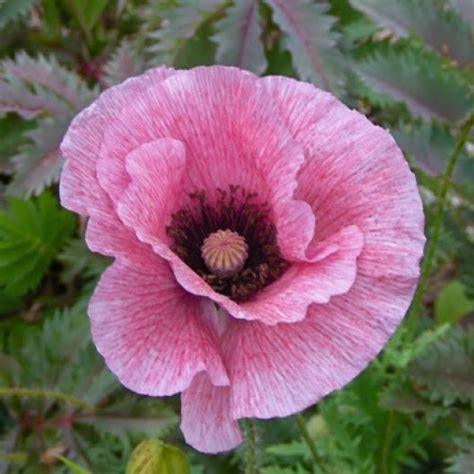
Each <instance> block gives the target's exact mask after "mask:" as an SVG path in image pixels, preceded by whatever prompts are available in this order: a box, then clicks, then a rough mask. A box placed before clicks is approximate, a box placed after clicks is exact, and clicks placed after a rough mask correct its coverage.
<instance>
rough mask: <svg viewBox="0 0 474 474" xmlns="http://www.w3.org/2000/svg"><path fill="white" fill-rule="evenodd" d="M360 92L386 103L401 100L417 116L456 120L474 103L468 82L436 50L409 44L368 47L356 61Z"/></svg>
mask: <svg viewBox="0 0 474 474" xmlns="http://www.w3.org/2000/svg"><path fill="white" fill-rule="evenodd" d="M354 70H355V72H356V74H357V76H358V77H359V78H360V79H361V81H362V83H363V84H364V86H365V87H362V88H361V91H360V92H361V95H363V96H364V97H366V98H367V99H368V100H369V101H370V102H371V103H373V104H376V105H378V106H380V107H386V106H388V105H390V104H391V103H393V102H402V103H404V104H405V106H406V107H407V108H408V110H409V111H410V113H411V114H412V115H413V116H414V117H420V118H423V119H426V120H430V119H437V120H448V121H452V122H456V121H458V120H462V119H463V118H465V117H466V115H467V114H468V112H469V111H470V110H471V108H472V107H473V106H474V97H473V95H472V93H471V91H470V88H469V84H468V83H467V81H465V80H464V79H463V77H462V75H460V74H459V73H458V72H457V71H456V70H455V69H453V68H452V67H451V66H450V65H449V64H447V63H444V62H443V61H441V60H440V59H439V58H438V57H437V56H436V55H435V54H433V53H430V52H428V51H425V50H423V49H420V48H419V47H417V46H412V45H410V44H403V45H402V44H399V45H397V46H393V45H390V44H388V43H381V44H377V45H376V46H375V45H374V46H372V47H371V48H369V52H368V53H366V54H363V55H362V57H360V58H358V59H357V60H356V61H355V62H354Z"/></svg>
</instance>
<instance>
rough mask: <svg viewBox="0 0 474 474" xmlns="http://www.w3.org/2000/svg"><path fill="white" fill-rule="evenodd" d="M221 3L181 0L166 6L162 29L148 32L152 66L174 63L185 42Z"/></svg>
mask: <svg viewBox="0 0 474 474" xmlns="http://www.w3.org/2000/svg"><path fill="white" fill-rule="evenodd" d="M222 4H223V2H222V0H202V1H199V2H195V1H193V0H179V1H177V2H176V6H173V7H171V8H166V9H163V12H162V15H161V18H162V21H161V25H160V28H159V29H158V30H157V31H152V32H150V33H149V34H148V39H149V43H150V44H149V46H148V48H147V52H148V53H149V55H150V61H149V65H157V64H168V65H173V64H175V63H176V62H177V60H178V57H179V54H180V52H181V51H182V49H183V47H184V46H185V45H186V43H187V42H188V41H189V40H190V39H191V38H192V37H193V36H194V34H195V33H196V32H197V31H198V30H199V28H201V27H202V26H203V25H204V23H205V22H206V20H207V19H208V18H209V17H210V16H211V15H212V14H213V13H215V12H216V11H217V10H218V9H219V8H220V7H221V6H222ZM158 8H160V5H159V4H158ZM161 8H163V7H161Z"/></svg>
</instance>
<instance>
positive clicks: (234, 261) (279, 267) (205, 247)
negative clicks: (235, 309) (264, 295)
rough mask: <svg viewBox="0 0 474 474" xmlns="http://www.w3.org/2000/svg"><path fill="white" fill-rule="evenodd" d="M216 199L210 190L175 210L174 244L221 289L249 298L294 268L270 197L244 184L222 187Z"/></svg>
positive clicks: (231, 295)
mask: <svg viewBox="0 0 474 474" xmlns="http://www.w3.org/2000/svg"><path fill="white" fill-rule="evenodd" d="M217 191H218V198H217V199H216V200H215V201H214V202H212V203H210V202H209V201H208V200H207V199H206V195H205V192H204V191H199V192H195V193H192V194H190V195H189V196H190V198H191V200H190V205H189V206H187V207H185V208H183V209H181V210H179V211H178V212H176V213H174V214H173V215H172V216H171V223H170V225H169V226H168V227H167V228H166V233H167V235H168V237H169V238H170V240H171V249H172V250H173V252H175V253H176V255H178V257H180V258H181V259H182V260H183V261H184V262H185V263H186V264H187V265H188V266H189V267H190V268H192V269H193V270H194V271H195V272H196V273H197V274H199V275H200V276H201V277H202V278H203V279H204V280H205V281H206V282H207V283H208V285H210V286H211V287H212V288H213V289H214V290H215V291H217V292H218V293H221V294H224V295H226V296H228V297H229V298H231V299H233V300H234V301H238V302H242V301H247V300H248V299H250V298H251V297H252V295H254V294H255V293H256V292H258V291H259V290H261V289H262V288H264V287H265V286H267V285H269V284H270V283H272V282H274V281H275V280H276V279H278V278H279V277H280V276H281V275H282V274H283V273H284V272H285V270H286V269H287V268H288V263H287V262H286V261H285V260H284V259H283V257H282V256H281V253H280V249H279V247H278V243H277V237H276V228H275V226H274V225H273V223H272V222H271V219H270V209H269V207H268V205H267V204H266V203H261V202H259V201H258V195H257V194H256V193H248V192H247V191H245V190H243V189H241V188H240V187H238V186H229V189H228V190H227V191H224V190H221V189H218V190H217Z"/></svg>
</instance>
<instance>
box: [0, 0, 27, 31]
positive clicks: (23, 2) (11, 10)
mask: <svg viewBox="0 0 474 474" xmlns="http://www.w3.org/2000/svg"><path fill="white" fill-rule="evenodd" d="M34 3H35V0H15V1H8V0H6V1H3V2H1V3H0V29H1V28H3V27H4V26H5V25H6V24H7V23H9V22H11V21H12V20H15V19H17V18H18V17H20V16H24V15H26V14H27V13H28V12H29V11H30V10H31V9H32V8H33V5H34Z"/></svg>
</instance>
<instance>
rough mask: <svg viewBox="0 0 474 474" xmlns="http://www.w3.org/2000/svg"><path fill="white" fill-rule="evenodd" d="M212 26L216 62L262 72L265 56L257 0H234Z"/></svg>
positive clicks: (264, 65)
mask: <svg viewBox="0 0 474 474" xmlns="http://www.w3.org/2000/svg"><path fill="white" fill-rule="evenodd" d="M214 29H215V30H216V34H215V35H214V36H213V37H212V40H213V41H214V42H215V43H216V44H217V52H216V62H217V63H219V64H224V65H227V66H237V67H240V68H242V69H248V70H249V71H252V72H254V73H255V74H258V75H260V74H263V73H264V72H265V69H266V68H267V60H266V58H265V51H264V49H263V45H262V41H261V35H262V27H261V26H260V24H259V14H258V3H257V0H235V2H234V5H233V6H232V7H230V8H229V9H228V10H227V11H226V14H225V16H224V17H223V18H222V19H221V20H219V21H218V22H217V23H216V24H215V26H214Z"/></svg>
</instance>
